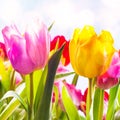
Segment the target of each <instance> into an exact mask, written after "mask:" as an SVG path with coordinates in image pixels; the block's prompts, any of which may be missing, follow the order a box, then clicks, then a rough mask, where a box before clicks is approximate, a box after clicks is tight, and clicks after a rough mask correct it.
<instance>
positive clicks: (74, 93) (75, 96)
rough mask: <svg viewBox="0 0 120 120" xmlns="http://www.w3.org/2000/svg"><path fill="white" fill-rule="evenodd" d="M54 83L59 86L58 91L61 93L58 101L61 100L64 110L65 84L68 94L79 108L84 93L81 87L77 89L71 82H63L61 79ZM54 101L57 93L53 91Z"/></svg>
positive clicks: (60, 103)
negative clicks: (63, 95)
mask: <svg viewBox="0 0 120 120" xmlns="http://www.w3.org/2000/svg"><path fill="white" fill-rule="evenodd" d="M54 85H55V86H56V87H57V88H58V93H59V99H58V102H59V105H60V107H61V109H62V110H64V106H63V102H62V88H63V86H65V87H66V89H67V91H68V94H69V96H70V97H71V99H72V101H73V103H74V105H75V106H76V107H77V108H79V106H80V104H81V102H82V97H83V96H82V93H81V90H79V89H76V88H75V86H74V85H71V84H69V83H66V82H63V81H61V80H59V81H56V82H55V83H54ZM52 100H53V101H55V94H54V93H53V98H52Z"/></svg>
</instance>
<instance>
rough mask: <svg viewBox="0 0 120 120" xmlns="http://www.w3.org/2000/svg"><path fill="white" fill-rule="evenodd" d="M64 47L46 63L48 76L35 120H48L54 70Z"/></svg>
mask: <svg viewBox="0 0 120 120" xmlns="http://www.w3.org/2000/svg"><path fill="white" fill-rule="evenodd" d="M63 48H64V45H63V46H62V47H61V48H60V49H59V50H58V51H56V52H55V53H54V54H53V56H52V57H51V59H50V60H49V62H48V74H47V78H46V83H45V88H44V92H43V96H42V99H41V101H40V102H39V105H38V110H37V112H36V114H35V120H48V119H49V109H50V102H51V95H52V88H53V83H54V79H55V74H56V70H57V67H58V64H59V61H60V58H61V54H62V50H63Z"/></svg>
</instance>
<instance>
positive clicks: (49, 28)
mask: <svg viewBox="0 0 120 120" xmlns="http://www.w3.org/2000/svg"><path fill="white" fill-rule="evenodd" d="M54 23H55V22H52V24H51V25H50V26H49V27H48V31H50V30H51V28H52V27H53V25H54Z"/></svg>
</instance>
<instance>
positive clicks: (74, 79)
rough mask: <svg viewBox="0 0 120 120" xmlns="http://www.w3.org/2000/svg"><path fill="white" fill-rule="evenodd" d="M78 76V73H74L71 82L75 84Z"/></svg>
mask: <svg viewBox="0 0 120 120" xmlns="http://www.w3.org/2000/svg"><path fill="white" fill-rule="evenodd" d="M78 77H79V75H78V74H75V75H74V78H73V81H72V84H73V85H76V84H77V81H78Z"/></svg>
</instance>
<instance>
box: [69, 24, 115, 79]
mask: <svg viewBox="0 0 120 120" xmlns="http://www.w3.org/2000/svg"><path fill="white" fill-rule="evenodd" d="M113 43H114V40H113V38H112V36H111V34H110V33H109V32H108V31H102V32H101V34H100V35H97V34H96V32H95V31H94V28H93V27H92V26H85V27H84V28H83V29H82V30H81V29H79V28H77V29H75V31H74V34H73V38H72V39H71V40H70V45H69V54H70V61H71V64H72V67H73V69H74V70H75V72H76V73H77V74H79V75H81V76H85V77H88V78H92V77H97V76H99V75H100V74H102V73H103V72H105V71H106V70H107V69H108V67H109V64H110V62H111V59H112V55H113V53H114V51H115V49H114V47H113Z"/></svg>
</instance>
